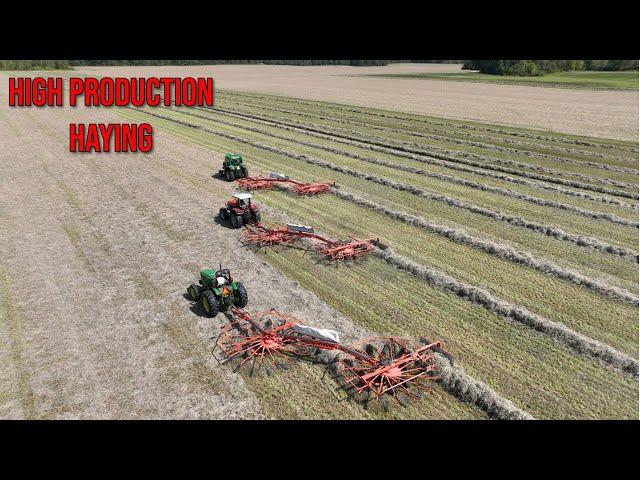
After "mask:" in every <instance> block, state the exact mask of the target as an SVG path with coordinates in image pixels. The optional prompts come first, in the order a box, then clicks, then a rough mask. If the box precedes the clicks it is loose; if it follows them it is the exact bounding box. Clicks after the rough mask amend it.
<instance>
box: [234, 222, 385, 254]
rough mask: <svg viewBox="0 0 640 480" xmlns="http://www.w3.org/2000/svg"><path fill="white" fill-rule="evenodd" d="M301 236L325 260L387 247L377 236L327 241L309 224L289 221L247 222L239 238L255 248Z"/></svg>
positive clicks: (281, 242) (288, 242) (295, 239)
mask: <svg viewBox="0 0 640 480" xmlns="http://www.w3.org/2000/svg"><path fill="white" fill-rule="evenodd" d="M303 239H305V240H309V241H311V242H312V244H313V250H314V251H315V252H316V253H317V254H318V255H319V256H320V258H321V259H322V260H325V261H328V262H333V261H348V260H358V259H361V258H363V257H366V256H367V255H369V254H371V253H372V252H373V249H374V247H375V246H377V247H379V248H382V249H385V248H386V246H385V245H384V244H382V243H381V242H380V239H378V238H368V239H366V240H358V239H357V238H354V237H351V236H349V239H348V240H330V239H327V238H325V237H323V236H321V235H318V234H317V233H315V232H314V230H313V228H312V227H308V226H304V225H295V224H291V223H288V224H287V225H286V227H283V226H276V227H270V226H266V225H262V224H258V225H247V228H245V230H244V231H243V232H242V234H241V236H240V240H241V241H242V242H243V243H244V244H245V245H253V246H255V247H258V248H262V247H265V248H266V247H274V246H276V245H291V244H293V243H295V242H296V241H299V240H303Z"/></svg>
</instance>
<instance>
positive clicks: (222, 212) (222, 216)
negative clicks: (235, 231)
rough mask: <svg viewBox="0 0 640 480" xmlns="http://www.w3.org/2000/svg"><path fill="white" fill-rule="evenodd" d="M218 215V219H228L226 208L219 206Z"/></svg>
mask: <svg viewBox="0 0 640 480" xmlns="http://www.w3.org/2000/svg"><path fill="white" fill-rule="evenodd" d="M218 216H219V217H220V220H222V221H227V220H229V212H227V209H226V208H221V209H220V214H219V215H218Z"/></svg>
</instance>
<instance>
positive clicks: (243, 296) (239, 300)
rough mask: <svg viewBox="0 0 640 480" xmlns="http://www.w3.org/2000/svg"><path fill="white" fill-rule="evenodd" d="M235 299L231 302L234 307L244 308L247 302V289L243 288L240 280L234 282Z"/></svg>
mask: <svg viewBox="0 0 640 480" xmlns="http://www.w3.org/2000/svg"><path fill="white" fill-rule="evenodd" d="M234 300H235V301H234V302H233V303H234V304H235V306H236V307H238V308H244V307H246V306H247V303H249V296H248V295H247V289H246V288H244V284H243V283H242V282H236V295H235V299H234Z"/></svg>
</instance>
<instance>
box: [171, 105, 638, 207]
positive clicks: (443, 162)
mask: <svg viewBox="0 0 640 480" xmlns="http://www.w3.org/2000/svg"><path fill="white" fill-rule="evenodd" d="M202 110H206V111H207V113H214V112H215V113H220V115H226V116H229V117H232V118H239V119H241V120H247V119H245V118H242V117H239V116H236V115H233V114H228V113H221V112H218V111H216V110H212V109H202ZM177 111H179V112H182V111H181V110H177ZM206 118H207V119H212V120H213V117H206ZM248 121H251V122H254V123H258V124H261V125H266V126H270V127H273V128H279V129H282V130H285V131H288V132H297V133H302V134H304V135H308V136H311V137H316V138H321V139H324V140H330V141H332V142H336V143H341V144H344V145H349V146H352V147H357V148H363V149H366V150H371V151H373V152H378V153H387V154H390V155H394V156H397V157H402V158H408V159H411V160H415V161H416V162H420V163H426V164H429V165H438V166H441V167H445V168H448V169H451V170H456V171H460V172H467V173H472V174H474V175H480V176H485V177H489V178H494V179H497V180H502V181H505V182H510V183H516V184H519V185H525V186H529V187H532V188H539V189H542V190H548V191H552V192H558V193H561V194H564V195H568V196H573V197H578V198H584V199H587V200H592V201H594V202H600V203H606V204H611V205H617V206H621V207H624V208H630V209H634V210H636V209H637V208H638V205H636V204H630V203H625V202H623V201H621V200H618V199H616V198H610V197H600V196H596V195H592V194H590V193H586V192H581V191H575V190H567V189H565V188H563V187H559V186H556V185H552V184H547V183H544V182H537V181H535V180H527V179H525V178H520V177H512V176H509V175H505V174H502V173H499V172H495V171H492V170H489V171H485V170H484V169H483V168H484V167H478V169H477V168H474V167H470V166H465V165H461V164H457V163H455V162H451V161H448V160H441V159H437V158H433V157H429V156H426V155H416V154H413V153H408V152H401V151H394V150H392V149H389V148H386V147H378V146H376V145H370V144H366V143H363V144H361V143H360V142H358V141H355V140H348V139H343V138H340V137H333V136H331V135H328V134H323V133H318V132H311V131H308V130H304V129H300V128H297V127H289V126H286V125H278V124H275V125H274V124H273V123H271V122H269V121H266V120H258V119H249V120H248Z"/></svg>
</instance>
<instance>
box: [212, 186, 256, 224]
mask: <svg viewBox="0 0 640 480" xmlns="http://www.w3.org/2000/svg"><path fill="white" fill-rule="evenodd" d="M219 216H220V220H224V221H226V220H229V221H230V222H231V226H232V227H233V228H240V227H242V226H243V225H246V224H248V223H260V211H259V210H258V205H257V204H255V203H252V202H251V194H250V193H236V194H235V195H233V196H232V197H231V199H230V200H229V201H228V202H227V204H226V205H225V206H224V207H223V208H221V209H220V215H219Z"/></svg>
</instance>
